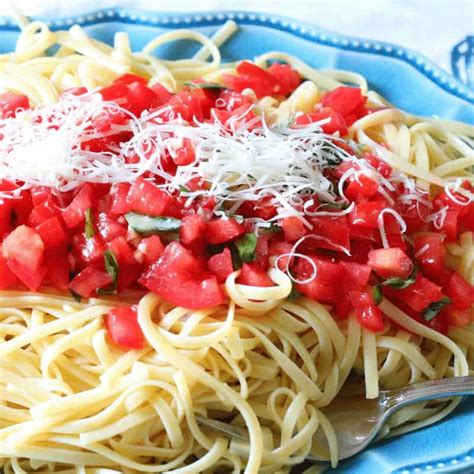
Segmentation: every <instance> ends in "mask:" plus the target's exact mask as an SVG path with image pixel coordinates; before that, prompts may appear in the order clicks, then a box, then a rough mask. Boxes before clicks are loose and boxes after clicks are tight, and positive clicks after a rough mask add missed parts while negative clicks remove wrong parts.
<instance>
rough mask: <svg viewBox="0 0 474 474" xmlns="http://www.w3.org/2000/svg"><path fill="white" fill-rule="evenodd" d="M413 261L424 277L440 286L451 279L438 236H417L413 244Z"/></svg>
mask: <svg viewBox="0 0 474 474" xmlns="http://www.w3.org/2000/svg"><path fill="white" fill-rule="evenodd" d="M414 247H415V248H414V250H415V259H416V261H417V263H418V264H419V265H420V267H421V270H422V271H423V273H424V274H425V275H428V276H429V277H430V279H431V280H433V281H434V282H435V283H437V284H438V285H441V286H445V285H446V284H447V283H448V282H449V279H450V278H451V270H449V269H448V268H447V267H446V254H447V252H446V248H445V246H444V243H443V236H442V235H440V234H423V235H417V236H416V237H415V242H414Z"/></svg>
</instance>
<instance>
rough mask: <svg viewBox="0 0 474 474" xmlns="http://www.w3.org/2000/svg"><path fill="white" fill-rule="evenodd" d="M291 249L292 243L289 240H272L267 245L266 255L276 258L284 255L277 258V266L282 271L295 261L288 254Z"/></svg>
mask: <svg viewBox="0 0 474 474" xmlns="http://www.w3.org/2000/svg"><path fill="white" fill-rule="evenodd" d="M292 250H293V245H292V244H290V243H289V242H282V241H279V240H273V241H272V242H270V245H269V247H268V255H269V256H271V257H276V258H278V257H279V256H280V255H284V257H281V258H278V262H277V266H278V268H279V269H280V270H281V271H282V272H286V270H287V269H288V268H291V267H292V266H293V265H294V263H295V259H294V258H293V257H290V255H289V254H291V253H292Z"/></svg>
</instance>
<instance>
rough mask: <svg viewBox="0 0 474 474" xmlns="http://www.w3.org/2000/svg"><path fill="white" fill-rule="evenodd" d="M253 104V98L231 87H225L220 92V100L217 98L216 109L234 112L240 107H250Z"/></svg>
mask: <svg viewBox="0 0 474 474" xmlns="http://www.w3.org/2000/svg"><path fill="white" fill-rule="evenodd" d="M251 105H252V100H251V99H250V98H249V97H247V96H244V95H242V94H239V93H238V92H236V91H233V90H230V89H224V90H222V91H221V92H220V94H219V98H218V100H216V110H218V109H220V110H226V111H229V112H232V111H233V110H235V109H237V108H239V107H242V106H244V107H247V108H249V107H250V106H251Z"/></svg>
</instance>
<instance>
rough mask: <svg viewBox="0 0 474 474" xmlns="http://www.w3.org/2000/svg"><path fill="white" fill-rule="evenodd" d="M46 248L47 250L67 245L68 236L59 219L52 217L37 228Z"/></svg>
mask: <svg viewBox="0 0 474 474" xmlns="http://www.w3.org/2000/svg"><path fill="white" fill-rule="evenodd" d="M36 230H37V231H38V233H39V235H40V236H41V239H42V240H43V242H44V246H45V248H47V249H51V248H56V247H60V246H62V245H64V244H66V242H67V240H68V236H67V234H66V232H65V230H64V227H63V225H62V224H61V222H60V220H59V219H58V218H57V217H51V218H50V219H48V220H47V221H44V222H42V223H41V224H40V225H38V226H37V227H36Z"/></svg>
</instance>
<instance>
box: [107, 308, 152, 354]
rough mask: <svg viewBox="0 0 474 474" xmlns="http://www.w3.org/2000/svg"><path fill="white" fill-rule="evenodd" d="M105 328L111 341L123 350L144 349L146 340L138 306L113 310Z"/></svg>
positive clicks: (109, 314)
mask: <svg viewBox="0 0 474 474" xmlns="http://www.w3.org/2000/svg"><path fill="white" fill-rule="evenodd" d="M105 327H106V328H107V333H108V335H109V337H110V339H111V340H112V341H113V342H114V343H115V344H117V345H118V346H120V347H121V348H122V349H125V350H134V349H143V347H144V345H145V338H144V336H143V332H142V330H141V328H140V325H139V324H138V316H137V305H133V306H121V307H118V308H114V309H111V310H110V311H109V312H108V313H107V316H106V317H105Z"/></svg>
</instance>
